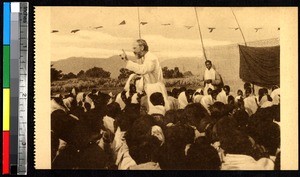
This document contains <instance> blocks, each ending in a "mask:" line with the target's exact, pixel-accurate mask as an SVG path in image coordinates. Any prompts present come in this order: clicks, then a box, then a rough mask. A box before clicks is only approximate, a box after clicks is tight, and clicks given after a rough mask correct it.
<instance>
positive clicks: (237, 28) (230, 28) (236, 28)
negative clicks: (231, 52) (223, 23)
mask: <svg viewBox="0 0 300 177" xmlns="http://www.w3.org/2000/svg"><path fill="white" fill-rule="evenodd" d="M229 29H234V31H236V30H238V29H239V28H229Z"/></svg>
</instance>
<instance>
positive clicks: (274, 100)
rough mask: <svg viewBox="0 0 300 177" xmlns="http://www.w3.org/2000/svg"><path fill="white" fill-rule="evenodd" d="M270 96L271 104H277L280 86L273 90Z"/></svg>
mask: <svg viewBox="0 0 300 177" xmlns="http://www.w3.org/2000/svg"><path fill="white" fill-rule="evenodd" d="M270 96H271V98H272V100H273V104H275V105H278V104H279V103H280V88H277V89H275V90H273V91H272V93H271V95H270Z"/></svg>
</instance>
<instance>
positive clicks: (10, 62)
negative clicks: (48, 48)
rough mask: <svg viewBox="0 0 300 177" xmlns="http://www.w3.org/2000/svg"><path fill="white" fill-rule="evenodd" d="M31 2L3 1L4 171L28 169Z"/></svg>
mask: <svg viewBox="0 0 300 177" xmlns="http://www.w3.org/2000/svg"><path fill="white" fill-rule="evenodd" d="M27 68H28V3H27V2H4V3H3V127H2V128H3V129H2V130H3V142H2V147H3V151H2V157H3V158H2V174H18V175H24V174H26V173H27V89H28V86H27V80H28V75H27V73H28V71H27Z"/></svg>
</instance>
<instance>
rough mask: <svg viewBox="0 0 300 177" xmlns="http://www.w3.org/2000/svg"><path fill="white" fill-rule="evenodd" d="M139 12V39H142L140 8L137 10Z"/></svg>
mask: <svg viewBox="0 0 300 177" xmlns="http://www.w3.org/2000/svg"><path fill="white" fill-rule="evenodd" d="M137 10H138V24H139V38H140V39H141V21H140V9H139V7H138V8H137Z"/></svg>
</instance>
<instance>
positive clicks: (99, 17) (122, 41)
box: [49, 7, 280, 61]
mask: <svg viewBox="0 0 300 177" xmlns="http://www.w3.org/2000/svg"><path fill="white" fill-rule="evenodd" d="M196 10H197V14H198V18H199V25H200V28H201V32H202V37H203V43H204V47H213V46H219V45H228V44H236V43H243V38H242V35H241V32H240V31H239V30H234V29H231V28H236V27H238V25H237V23H236V21H235V18H234V16H233V13H232V10H233V11H234V13H235V15H236V17H237V20H238V22H239V24H240V27H241V29H242V31H243V33H244V36H245V39H246V41H248V42H250V41H256V40H263V39H270V38H279V32H280V31H279V30H278V27H280V26H279V24H280V20H279V19H280V8H279V7H251V8H246V7H234V8H230V7H197V8H196ZM138 11H139V16H140V22H147V24H146V25H140V31H141V38H143V39H145V40H146V41H147V43H148V45H149V49H150V51H152V52H153V53H155V54H156V55H157V56H158V57H159V58H160V59H161V60H165V59H170V58H179V57H199V58H203V52H202V45H201V40H200V37H199V28H198V24H197V19H196V14H195V8H194V7H139V8H138V7H51V25H50V26H51V29H49V33H51V31H52V30H58V31H59V32H57V33H51V47H52V48H51V49H52V53H51V60H52V61H57V60H60V59H65V58H69V57H86V58H108V57H110V56H113V55H118V54H120V53H122V49H124V50H125V51H126V53H127V54H128V55H132V43H133V42H134V40H135V39H137V38H139V27H138ZM123 20H125V21H126V24H125V25H119V23H120V22H121V21H123ZM162 24H170V25H162ZM98 26H103V28H99V29H95V28H94V27H98ZM185 26H193V27H192V28H190V29H187V28H186V27H185ZM208 28H215V29H214V30H213V31H212V32H211V33H210V32H209V29H208ZM254 28H262V29H260V30H258V31H257V32H256V30H255V29H254ZM74 29H80V31H78V32H76V33H71V30H74Z"/></svg>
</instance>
